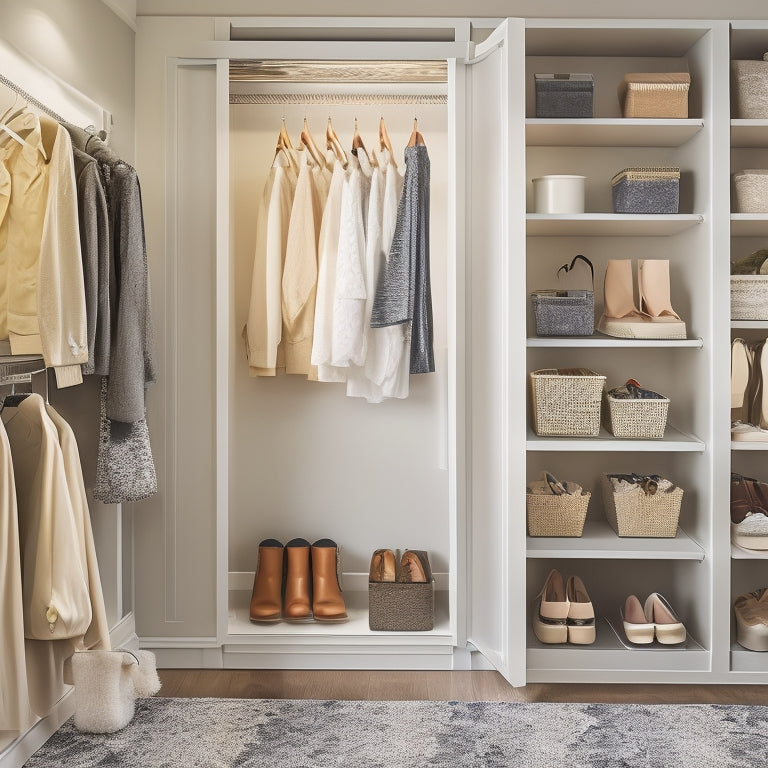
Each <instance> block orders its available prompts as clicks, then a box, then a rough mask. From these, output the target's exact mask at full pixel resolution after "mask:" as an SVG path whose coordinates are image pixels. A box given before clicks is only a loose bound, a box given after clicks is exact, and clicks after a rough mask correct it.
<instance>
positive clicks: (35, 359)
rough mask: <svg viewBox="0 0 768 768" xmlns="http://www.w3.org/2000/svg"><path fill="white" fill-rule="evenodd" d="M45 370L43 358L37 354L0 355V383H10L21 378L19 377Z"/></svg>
mask: <svg viewBox="0 0 768 768" xmlns="http://www.w3.org/2000/svg"><path fill="white" fill-rule="evenodd" d="M45 370H46V367H45V363H44V362H43V358H42V357H40V356H39V355H19V356H18V357H17V358H13V357H11V356H5V355H2V356H0V385H2V384H4V383H8V384H12V383H13V382H14V381H16V382H17V383H18V382H19V381H20V380H21V379H20V377H23V376H32V375H34V374H36V373H43V372H44V371H45Z"/></svg>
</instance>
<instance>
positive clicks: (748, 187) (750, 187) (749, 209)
mask: <svg viewBox="0 0 768 768" xmlns="http://www.w3.org/2000/svg"><path fill="white" fill-rule="evenodd" d="M733 212H734V213H768V170H764V169H763V170H757V169H750V170H746V171H738V172H736V173H734V174H733Z"/></svg>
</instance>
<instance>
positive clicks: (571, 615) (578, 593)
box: [565, 576, 595, 645]
mask: <svg viewBox="0 0 768 768" xmlns="http://www.w3.org/2000/svg"><path fill="white" fill-rule="evenodd" d="M565 596H566V599H567V600H568V619H567V625H568V642H569V643H572V644H573V645H591V644H592V643H594V642H595V609H594V608H593V606H592V601H591V600H590V598H589V595H588V594H587V588H586V587H585V586H584V582H583V581H582V580H581V579H580V578H579V577H578V576H569V577H568V581H567V583H566V589H565Z"/></svg>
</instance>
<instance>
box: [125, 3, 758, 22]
mask: <svg viewBox="0 0 768 768" xmlns="http://www.w3.org/2000/svg"><path fill="white" fill-rule="evenodd" d="M136 5H137V12H138V15H139V16H196V15H211V16H261V15H263V16H381V15H387V16H472V17H480V16H490V17H505V16H516V17H525V18H560V17H564V18H606V19H633V18H640V17H641V18H647V19H764V18H767V17H766V13H768V7H766V3H765V0H731V2H728V3H725V2H723V1H722V0H673V1H672V2H670V0H645V2H643V3H642V4H638V3H628V2H624V3H621V2H616V0H585V2H582V3H574V2H573V0H549V1H548V2H547V3H542V2H540V0H517V2H514V3H511V2H509V0H472V1H470V0H423V2H420V3H413V2H412V0H389V2H388V3H387V4H386V6H382V5H380V4H378V3H365V4H363V3H360V2H358V0H326V2H324V3H322V6H321V7H318V5H320V4H318V2H317V0H292V2H291V3H290V4H288V5H286V6H277V5H275V4H274V3H272V2H269V3H267V2H264V0H255V1H254V0H137V2H136Z"/></svg>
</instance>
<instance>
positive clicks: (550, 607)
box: [533, 568, 568, 643]
mask: <svg viewBox="0 0 768 768" xmlns="http://www.w3.org/2000/svg"><path fill="white" fill-rule="evenodd" d="M534 610H535V613H534V616H533V632H534V634H535V635H536V637H537V638H538V639H539V640H540V641H541V642H542V643H566V642H568V597H567V595H566V592H565V582H564V581H563V574H562V573H560V571H558V570H556V569H555V568H553V569H552V570H551V571H550V572H549V574H548V576H547V578H546V581H545V582H544V586H543V587H542V589H541V592H539V594H538V596H537V598H536V603H535V607H534Z"/></svg>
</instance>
